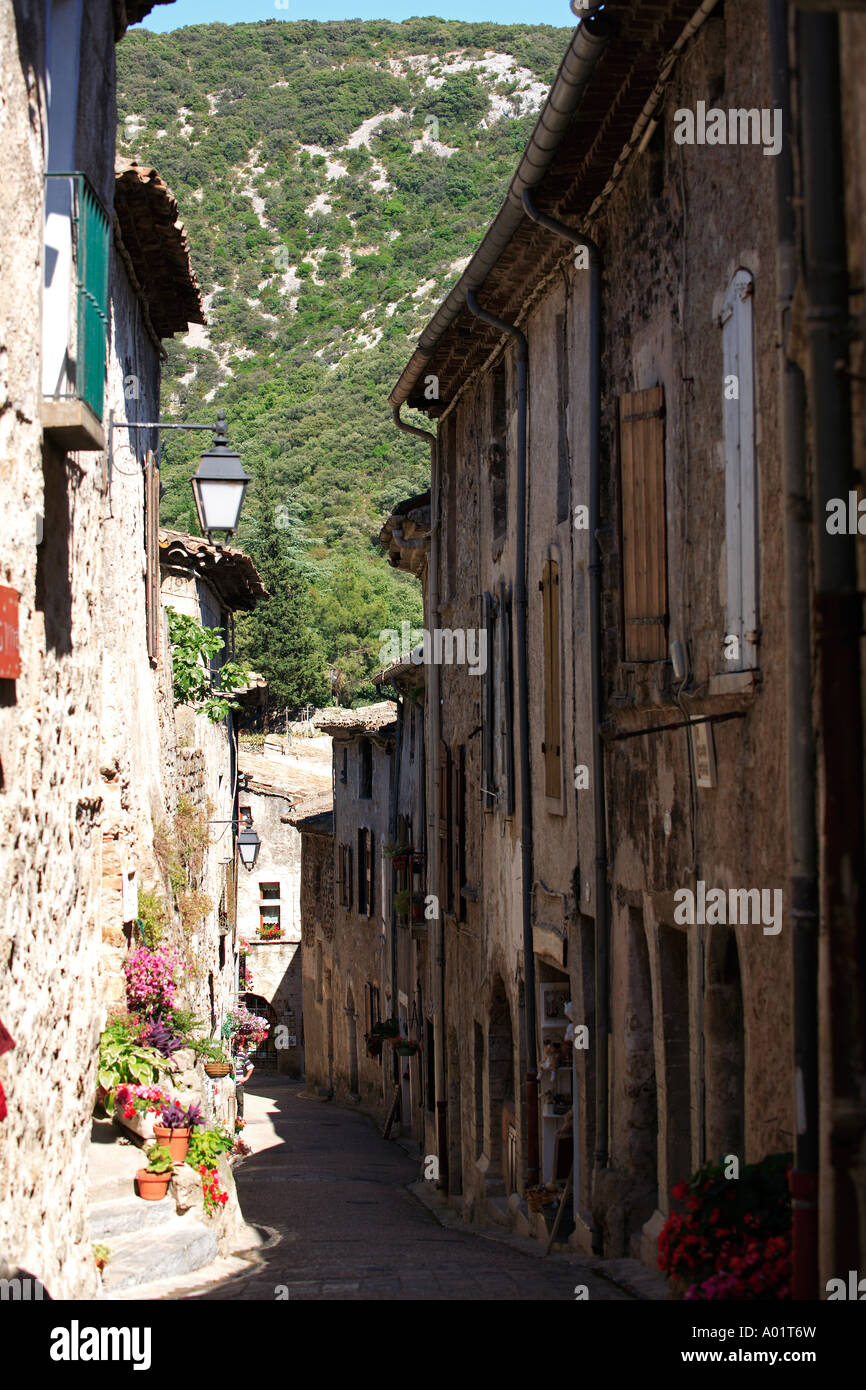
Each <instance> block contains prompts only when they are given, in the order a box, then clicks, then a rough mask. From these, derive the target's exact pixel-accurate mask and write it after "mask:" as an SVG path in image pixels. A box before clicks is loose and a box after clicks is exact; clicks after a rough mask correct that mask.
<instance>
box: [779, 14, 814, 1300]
mask: <svg viewBox="0 0 866 1390" xmlns="http://www.w3.org/2000/svg"><path fill="white" fill-rule="evenodd" d="M767 29H768V37H769V50H770V91H771V97H772V104H773V107H774V108H775V109H776V110H780V111H781V112H782V131H783V134H782V148H781V150H780V151H779V154H778V156H777V158H776V161H775V176H776V289H777V304H778V310H779V375H780V379H781V391H780V395H781V400H780V405H781V410H780V414H781V427H782V429H781V435H782V463H783V485H784V489H785V589H786V594H785V610H786V629H787V631H786V638H787V640H786V647H787V651H788V662H787V682H786V692H785V695H786V705H787V710H786V715H787V718H786V725H787V741H788V749H787V761H788V903H789V910H788V916H789V920H790V923H791V937H792V952H793V978H794V1006H793V1007H794V1114H795V1117H796V1124H795V1127H794V1134H795V1138H794V1166H793V1169H792V1171H791V1173H790V1175H789V1183H790V1188H791V1205H792V1211H793V1276H792V1283H791V1292H792V1296H793V1297H794V1298H795V1299H815V1298H817V1297H818V1208H817V1196H818V850H817V834H816V828H815V739H814V731H813V727H812V634H811V597H810V592H809V525H810V520H809V509H808V495H809V486H808V481H807V473H806V387H805V381H804V379H803V372H802V370H801V368H800V367H799V365H798V364H797V363H796V362H794V361H793V360H792V359H791V357H790V355H789V344H790V336H791V314H792V308H793V303H794V292H795V290H796V287H797V275H798V259H797V215H796V210H795V204H794V197H795V190H794V129H793V120H792V116H791V85H790V72H789V67H788V6H787V3H786V0H767Z"/></svg>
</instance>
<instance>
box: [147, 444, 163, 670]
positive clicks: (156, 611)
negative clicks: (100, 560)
mask: <svg viewBox="0 0 866 1390" xmlns="http://www.w3.org/2000/svg"><path fill="white" fill-rule="evenodd" d="M144 549H145V560H146V565H145V580H144V603H145V613H146V616H147V655H148V657H149V658H150V660H151V661H155V660H156V658H157V656H158V655H159V625H160V622H161V621H162V607H161V604H160V601H159V469H158V468H157V466H156V459H155V458H154V456H153V454H152V453H151V451H150V450H148V453H147V456H146V458H145V461H144Z"/></svg>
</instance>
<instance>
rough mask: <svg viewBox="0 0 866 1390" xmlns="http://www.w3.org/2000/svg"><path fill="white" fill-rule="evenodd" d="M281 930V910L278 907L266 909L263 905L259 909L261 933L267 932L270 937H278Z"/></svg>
mask: <svg viewBox="0 0 866 1390" xmlns="http://www.w3.org/2000/svg"><path fill="white" fill-rule="evenodd" d="M280 930H281V926H280V909H279V907H276V906H273V907H271V906H268V907H266V906H265V905H264V904H262V905H261V906H260V907H259V931H260V932H262V933H265V932H267V934H268V936H276V935H277V934H278V933H279V932H280Z"/></svg>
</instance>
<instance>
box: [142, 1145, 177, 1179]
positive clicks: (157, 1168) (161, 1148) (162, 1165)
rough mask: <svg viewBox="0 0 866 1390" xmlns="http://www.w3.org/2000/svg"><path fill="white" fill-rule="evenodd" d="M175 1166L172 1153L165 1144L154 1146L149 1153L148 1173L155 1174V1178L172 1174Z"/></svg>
mask: <svg viewBox="0 0 866 1390" xmlns="http://www.w3.org/2000/svg"><path fill="white" fill-rule="evenodd" d="M173 1164H174V1160H173V1159H172V1156H171V1153H170V1152H169V1150H168V1149H167V1148H166V1146H165V1144H152V1145H151V1146H150V1148H149V1149H148V1151H147V1167H146V1168H145V1170H144V1171H145V1172H146V1173H153V1174H154V1176H156V1175H158V1174H162V1173H170V1172H171V1170H172V1167H173Z"/></svg>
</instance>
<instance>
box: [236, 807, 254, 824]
mask: <svg viewBox="0 0 866 1390" xmlns="http://www.w3.org/2000/svg"><path fill="white" fill-rule="evenodd" d="M238 815H239V816H240V821H241V825H243V826H249V825H252V823H253V812H252V807H250V806H239V807H238Z"/></svg>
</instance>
